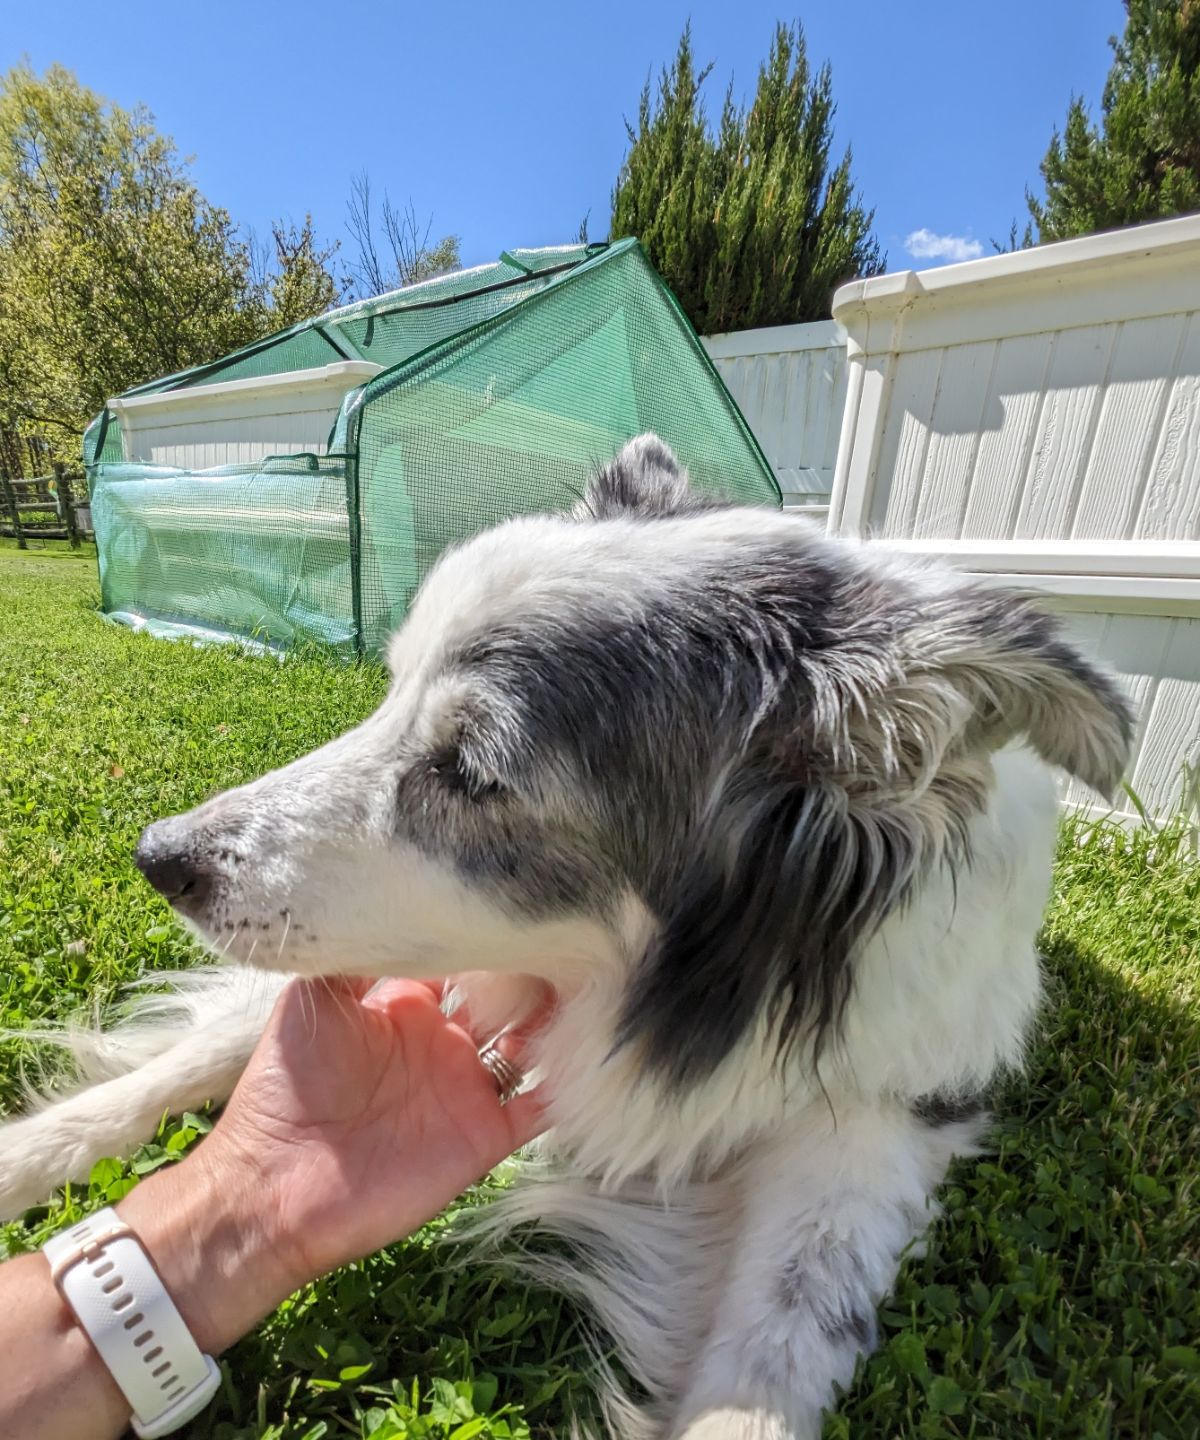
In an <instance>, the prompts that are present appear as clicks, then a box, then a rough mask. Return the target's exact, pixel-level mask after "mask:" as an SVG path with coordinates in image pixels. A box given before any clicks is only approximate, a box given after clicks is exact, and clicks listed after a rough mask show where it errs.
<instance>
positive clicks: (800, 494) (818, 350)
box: [704, 320, 846, 514]
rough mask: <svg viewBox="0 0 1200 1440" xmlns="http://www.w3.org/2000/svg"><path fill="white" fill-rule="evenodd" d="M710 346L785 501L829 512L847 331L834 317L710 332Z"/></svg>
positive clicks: (842, 405)
mask: <svg viewBox="0 0 1200 1440" xmlns="http://www.w3.org/2000/svg"><path fill="white" fill-rule="evenodd" d="M704 345H705V348H706V349H707V350H708V353H709V355H710V356H711V357H712V360H713V363H714V364H715V365H716V367H717V370H718V371H719V372H720V375H721V379H722V380H724V382H725V384H726V385H727V386H728V387H729V391H730V393H731V394H732V395H733V398H734V399H735V400H736V401H737V403H738V405H739V406H740V407H741V411H742V414H743V415H745V417H746V419H747V421H748V422H749V424H750V428H751V429H752V430H753V431H754V433H755V435H756V436H757V438H758V443H759V444H760V445H761V446H762V448H763V452H764V454H765V455H766V457H767V459H768V460H769V461H770V462H771V467H772V468H773V469H774V471H775V478H776V479H777V480H778V481H779V488H780V489H781V490H782V491H783V500H784V504H785V505H788V506H803V507H804V508H806V509H809V510H813V511H820V512H821V513H822V514H823V513H824V510H825V508H826V507H827V506H828V504H829V492H830V491H831V490H832V488H833V471H834V464H835V462H836V460H837V446H838V434H839V432H840V431H841V427H842V412H843V411H844V410H845V407H846V332H845V330H843V329H842V327H841V326H840V325H838V324H836V323H835V322H833V321H831V320H824V321H818V322H817V323H816V324H813V325H776V326H771V327H770V328H769V329H766V330H741V331H738V332H737V333H736V334H733V335H709V336H706V337H705V339H704Z"/></svg>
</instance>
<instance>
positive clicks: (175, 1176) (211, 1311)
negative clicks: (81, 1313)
mask: <svg viewBox="0 0 1200 1440" xmlns="http://www.w3.org/2000/svg"><path fill="white" fill-rule="evenodd" d="M204 1148H205V1147H203V1146H202V1147H200V1149H199V1150H198V1151H197V1152H196V1153H195V1154H194V1155H193V1156H191V1157H189V1158H188V1159H187V1160H186V1161H184V1162H183V1163H182V1164H180V1165H178V1166H173V1167H172V1168H171V1169H169V1170H164V1171H160V1172H159V1173H158V1174H157V1175H154V1176H152V1177H150V1178H149V1179H148V1180H146V1181H144V1182H143V1183H142V1184H141V1185H139V1186H138V1187H137V1188H136V1189H135V1190H133V1191H131V1192H130V1194H129V1195H127V1196H126V1197H125V1199H124V1200H122V1201H121V1202H120V1204H119V1205H118V1207H117V1210H118V1213H119V1215H120V1217H121V1219H122V1220H124V1221H125V1223H126V1224H128V1225H129V1226H130V1228H131V1229H132V1230H133V1231H134V1233H135V1234H136V1235H137V1236H138V1238H139V1239H140V1241H141V1243H142V1245H143V1247H144V1248H145V1250H146V1252H147V1254H148V1255H149V1256H150V1258H151V1260H152V1261H153V1262H154V1265H155V1268H156V1269H157V1270H158V1272H159V1275H160V1276H161V1278H162V1280H163V1283H164V1285H165V1286H166V1289H167V1292H168V1294H169V1295H170V1296H171V1298H172V1299H173V1300H174V1302H175V1304H176V1306H177V1307H178V1309H179V1311H180V1314H181V1315H182V1316H183V1319H184V1322H185V1323H186V1324H187V1326H188V1328H189V1329H190V1330H191V1332H192V1335H193V1337H194V1338H195V1340H196V1343H197V1344H198V1345H199V1347H200V1349H201V1350H202V1351H205V1352H207V1353H208V1354H211V1355H216V1354H219V1353H220V1352H221V1351H222V1350H224V1349H226V1348H227V1347H228V1346H229V1345H231V1344H232V1343H233V1342H234V1341H235V1340H237V1339H238V1338H239V1337H240V1336H241V1335H244V1334H245V1333H246V1332H247V1331H248V1330H250V1329H251V1328H252V1327H253V1326H254V1325H255V1324H256V1323H257V1321H258V1320H260V1319H261V1318H262V1317H263V1316H264V1315H266V1314H267V1313H269V1312H270V1310H272V1309H273V1308H274V1307H275V1306H276V1305H278V1304H279V1302H280V1301H281V1300H283V1299H284V1298H285V1297H286V1296H287V1295H288V1294H290V1293H291V1291H292V1290H293V1289H295V1288H297V1287H298V1285H299V1284H300V1283H302V1281H303V1279H304V1278H307V1277H303V1276H299V1275H294V1274H293V1272H292V1270H291V1269H290V1267H289V1266H288V1264H287V1263H286V1262H285V1261H284V1260H283V1259H282V1258H281V1252H280V1249H279V1247H278V1246H277V1245H276V1244H275V1243H274V1240H273V1237H272V1236H271V1234H270V1233H269V1232H268V1230H267V1228H266V1222H265V1220H264V1218H263V1215H262V1213H261V1209H262V1207H256V1206H255V1204H254V1198H253V1195H252V1194H251V1193H249V1191H248V1188H243V1187H244V1182H243V1181H242V1179H241V1177H240V1176H238V1175H237V1174H231V1173H229V1170H228V1169H227V1167H226V1166H225V1165H224V1164H223V1162H222V1157H221V1156H220V1155H219V1154H215V1153H214V1155H213V1156H206V1155H205V1153H204ZM218 1148H219V1147H214V1151H216V1150H218ZM256 1208H257V1209H258V1211H259V1213H257V1214H256V1213H255V1212H256ZM268 1215H269V1210H268ZM0 1354H2V1355H3V1356H4V1371H5V1382H4V1385H3V1386H2V1387H0V1435H6V1436H7V1435H13V1436H17V1435H19V1436H21V1440H62V1437H63V1436H64V1435H73V1436H77V1437H79V1440H108V1437H116V1436H119V1435H122V1434H124V1432H125V1429H126V1427H127V1425H128V1423H129V1405H128V1404H127V1402H126V1401H125V1398H124V1396H123V1395H122V1394H121V1392H120V1390H119V1389H118V1388H117V1386H116V1384H115V1383H114V1381H113V1379H112V1377H111V1376H110V1374H109V1372H108V1369H107V1367H106V1366H105V1365H104V1363H103V1362H102V1361H101V1360H100V1358H99V1356H98V1355H97V1354H96V1352H95V1351H94V1350H93V1348H92V1346H91V1344H90V1342H89V1341H88V1339H87V1337H86V1335H85V1334H84V1332H83V1330H82V1329H81V1328H80V1326H79V1325H78V1323H77V1322H76V1320H75V1318H74V1316H73V1315H72V1313H71V1311H70V1309H69V1308H68V1306H67V1305H66V1303H65V1302H64V1301H63V1300H62V1298H61V1297H60V1295H59V1293H58V1291H57V1290H56V1288H55V1286H54V1283H53V1281H52V1280H51V1278H50V1266H49V1264H48V1262H47V1261H46V1259H45V1257H44V1256H42V1255H40V1254H38V1255H27V1256H22V1257H20V1258H19V1259H16V1260H13V1261H10V1262H9V1263H7V1264H5V1265H3V1266H0ZM85 1417H86V1418H85Z"/></svg>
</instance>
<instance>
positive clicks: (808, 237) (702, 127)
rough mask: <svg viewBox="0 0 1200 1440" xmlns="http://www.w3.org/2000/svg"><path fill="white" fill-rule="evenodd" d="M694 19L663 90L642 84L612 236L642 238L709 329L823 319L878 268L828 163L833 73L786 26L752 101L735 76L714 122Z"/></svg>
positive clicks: (852, 197) (850, 190)
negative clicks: (744, 100)
mask: <svg viewBox="0 0 1200 1440" xmlns="http://www.w3.org/2000/svg"><path fill="white" fill-rule="evenodd" d="M711 70H712V66H711V65H710V66H706V67H704V68H702V69H698V68H697V65H696V61H695V56H694V54H693V50H692V38H691V27H690V26H688V27H687V28H686V29H685V30H684V32H683V35H682V37H681V39H680V42H679V49H678V50H677V52H676V55H675V59H674V61H673V62H672V64H671V66H670V67H669V68H664V70H663V72H662V75H661V78H660V80H659V84H658V91H657V95H656V96H653V97H652V94H651V87H650V82H649V81H647V82H646V87H645V89H644V90H643V91H642V95H641V101H640V104H639V107H638V118H637V124H636V126H634V125H629V124H628V123H627V125H626V129H627V132H628V135H629V151H628V153H627V155H626V157H625V162H624V165H623V166H622V169H621V174H620V176H619V178H618V181H617V186H616V189H615V191H614V192H613V206H612V234H613V235H637V236H638V237H639V238H640V240H641V241H642V244H643V245H644V246H645V247H646V250H647V252H648V253H649V256H650V258H651V260H652V261H653V262H654V264H655V265H656V266H657V267H658V269H659V271H660V272H661V273H662V274H663V276H664V277H665V278H666V280H667V283H668V284H669V285H670V286H671V288H672V289H673V290H674V292H675V294H676V295H677V296H678V298H679V301H680V303H681V304H682V306H683V308H684V310H685V311H686V312H687V314H688V316H689V318H690V319H691V321H692V324H693V325H694V326H695V327H696V329H697V330H699V331H700V332H701V333H705V334H712V333H716V332H718V331H725V330H734V329H740V328H743V327H747V326H755V325H781V324H788V323H791V322H795V321H803V320H817V319H821V318H824V317H826V316H828V314H829V302H830V299H831V297H832V294H833V291H834V290H835V289H836V287H837V286H838V285H839V284H840V283H841V282H842V281H844V280H848V279H850V278H852V277H854V276H856V275H874V274H877V273H878V272H879V271H880V270H882V269H883V257H882V256H881V255H880V251H879V246H878V244H877V243H876V241H875V240H874V238H873V237H872V235H871V225H872V221H873V219H874V212H873V211H869V210H865V209H864V208H863V205H862V203H861V199H860V197H859V195H858V194H857V192H856V191H855V189H854V184H853V180H852V178H851V169H850V167H851V153H850V150H849V149H847V150H846V151H845V153H844V154H843V155H842V157H841V159H840V160H839V161H838V162H837V163H836V164H832V162H831V151H832V145H833V133H832V125H833V116H834V109H835V107H834V102H833V82H832V76H831V72H830V69H829V66H828V65H823V66H821V68H820V69H819V70H817V71H816V72H815V73H813V71H812V68H811V66H810V64H809V59H808V50H807V46H806V44H805V39H804V32H803V30H802V29H801V28H800V26H799V25H796V26H793V27H789V26H786V25H780V26H778V27H777V29H776V31H775V38H774V40H773V42H772V44H771V51H770V55H769V56H768V58H767V60H766V62H765V64H764V65H763V66H762V67H761V69H760V70H759V75H758V86H757V90H756V93H755V96H754V101H753V103H752V104H751V106H750V108H749V110H746V109H745V108H739V107H738V106H737V105H736V104H735V103H734V99H733V93H732V87H730V89H729V90H728V91H727V92H726V95H725V102H724V105H723V107H722V110H721V116H720V121H719V123H718V125H717V127H716V129H715V132H714V130H713V129H712V127H711V126H710V124H709V121H708V117H707V114H706V111H705V105H704V99H703V94H702V92H703V86H704V82H705V80H706V79H707V77H708V75H709V74H710V73H711Z"/></svg>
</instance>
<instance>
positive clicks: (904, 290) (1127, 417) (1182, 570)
mask: <svg viewBox="0 0 1200 1440" xmlns="http://www.w3.org/2000/svg"><path fill="white" fill-rule="evenodd" d="M833 313H834V319H835V322H838V323H840V324H841V326H843V327H844V330H845V333H846V337H847V340H846V346H847V349H846V358H847V380H846V384H845V395H846V399H845V404H844V406H843V415H842V425H841V434H840V441H839V444H838V448H837V460H836V466H835V474H834V480H833V485H832V493H831V495H830V498H829V518H828V524H829V528H830V530H831V531H832V532H834V533H837V534H843V535H861V536H876V537H884V538H886V539H888V540H889V541H891V542H892V543H894V544H895V545H897V546H898V547H900V548H902V549H906V550H910V551H914V552H917V553H921V554H932V555H938V556H941V557H942V558H944V559H946V560H948V561H950V562H951V563H952V564H956V565H959V566H961V567H962V568H963V569H965V570H967V571H969V572H971V573H974V574H978V575H982V576H988V577H994V578H995V579H996V580H997V581H998V582H1004V583H1015V584H1019V585H1021V586H1024V587H1026V588H1031V589H1037V590H1040V591H1042V592H1045V593H1046V594H1047V596H1048V597H1049V599H1050V603H1052V604H1053V605H1054V606H1055V607H1056V608H1058V609H1060V610H1061V611H1063V612H1064V613H1065V614H1066V616H1067V617H1068V620H1069V624H1070V627H1071V629H1072V630H1073V631H1074V633H1075V634H1076V636H1077V637H1078V639H1079V640H1080V641H1081V643H1082V644H1084V645H1085V646H1086V647H1087V648H1088V649H1089V650H1090V651H1091V653H1092V654H1094V655H1095V656H1097V657H1098V658H1099V659H1100V660H1102V661H1103V662H1104V663H1106V664H1107V665H1108V666H1109V667H1110V668H1112V669H1113V670H1115V671H1116V672H1117V673H1118V675H1119V676H1120V677H1121V678H1122V680H1123V682H1124V684H1125V686H1126V688H1127V690H1128V691H1129V692H1130V694H1131V695H1132V696H1133V698H1134V700H1135V702H1136V703H1137V705H1138V709H1139V714H1140V726H1139V734H1138V740H1137V747H1136V752H1135V756H1134V761H1133V765H1132V768H1131V770H1130V774H1129V781H1130V784H1131V786H1132V788H1133V789H1134V790H1135V791H1136V792H1137V794H1138V796H1139V797H1140V799H1141V800H1142V802H1143V803H1144V804H1145V805H1146V806H1147V808H1148V809H1149V810H1150V811H1151V812H1154V813H1158V814H1160V815H1161V814H1166V813H1169V812H1170V811H1171V810H1172V809H1173V808H1174V807H1175V805H1176V804H1177V803H1178V800H1179V797H1180V794H1181V786H1182V784H1183V781H1184V777H1185V775H1186V773H1187V772H1188V768H1189V767H1193V768H1195V767H1200V217H1186V218H1183V219H1178V220H1168V221H1163V222H1161V223H1158V224H1154V225H1146V226H1140V227H1137V228H1135V229H1130V230H1125V231H1119V232H1114V233H1112V234H1105V235H1096V236H1089V237H1087V238H1085V239H1080V240H1070V241H1066V242H1064V243H1062V244H1058V245H1049V246H1044V247H1040V248H1038V249H1036V250H1028V251H1022V252H1018V253H1016V254H1012V255H1000V256H996V257H993V258H991V259H987V260H976V261H970V262H968V263H967V264H963V265H953V266H947V267H946V268H944V269H940V270H930V271H923V272H919V273H914V272H911V271H908V272H902V273H899V274H894V275H883V276H879V277H877V278H875V279H871V280H860V281H855V282H854V283H853V284H851V285H847V286H844V287H843V288H842V289H841V290H839V291H838V293H837V295H836V297H835V299H834V311H833ZM816 329H817V327H810V326H788V327H784V328H782V329H781V330H780V331H779V332H771V331H750V332H745V335H744V336H737V335H734V336H727V337H719V343H720V344H721V345H724V346H728V347H730V351H731V354H736V355H737V358H738V361H739V362H740V363H741V364H742V366H743V369H744V371H745V372H746V373H747V374H751V375H753V374H754V372H755V368H756V367H757V369H758V370H760V371H762V372H763V373H761V374H758V375H755V378H754V381H753V383H752V384H748V385H746V386H744V388H743V390H742V392H741V393H739V391H738V389H737V388H735V386H734V384H733V383H732V381H731V379H730V375H729V373H728V371H727V370H726V369H725V368H722V374H723V375H724V377H725V379H726V383H729V384H730V386H731V389H733V390H734V394H735V396H736V397H737V398H738V399H739V402H740V403H741V405H742V408H743V410H744V411H745V413H746V417H747V419H748V421H749V422H750V424H751V426H752V428H754V429H755V430H756V432H757V433H758V434H759V438H760V440H761V441H762V443H763V447H764V449H765V450H766V452H767V454H768V456H769V457H770V458H771V459H772V461H773V462H774V463H776V465H777V466H778V465H779V459H778V458H777V457H778V456H779V455H781V454H786V453H802V454H814V453H816V451H817V447H818V445H821V444H824V443H826V437H827V434H828V427H827V424H826V422H825V420H824V418H822V419H821V421H820V422H819V424H818V426H817V428H816V429H815V430H814V431H812V432H811V433H808V434H805V433H804V424H805V422H804V420H802V419H801V418H800V415H799V411H798V410H797V411H793V412H791V413H790V414H789V413H786V412H785V413H780V410H779V406H780V405H781V404H783V403H786V402H784V401H781V400H780V398H779V397H780V395H781V393H782V392H784V391H786V385H785V384H784V383H783V376H784V375H785V374H786V372H787V370H788V369H789V368H794V367H795V365H796V360H795V358H794V357H795V355H796V354H797V353H802V352H801V346H800V342H801V341H802V339H803V336H802V335H800V334H798V332H803V331H805V330H814V331H815V330H816ZM772 333H778V334H779V335H780V336H781V337H785V341H786V343H785V342H784V341H782V340H781V342H779V343H778V344H777V346H776V348H774V349H773V348H772V342H771V340H770V339H769V337H770V335H771V334H772ZM822 333H827V331H826V329H825V327H822ZM751 337H754V338H753V345H754V347H755V348H754V349H753V352H752V353H753V356H754V359H753V362H751V360H750V357H749V354H748V352H747V351H746V350H741V351H738V350H737V349H736V347H737V345H738V342H742V343H743V344H747V343H749V342H750V338H751ZM814 338H815V337H814ZM708 343H709V344H710V346H712V347H715V346H716V345H717V344H718V341H717V340H714V341H711V342H708ZM830 348H831V349H832V347H830ZM714 358H716V359H717V363H718V365H720V366H722V367H724V365H725V364H729V363H731V361H726V360H724V359H723V358H722V357H721V356H719V355H717V354H716V353H715V351H714ZM827 363H828V364H829V369H830V372H831V373H832V371H833V370H835V369H836V364H837V362H836V359H834V358H832V357H831V358H830V360H829V361H828V362H827ZM772 369H774V370H775V371H777V372H779V373H778V374H777V375H776V376H775V377H774V380H773V378H772V375H771V373H770V372H771V370H772ZM764 407H765V409H766V411H767V412H768V413H765V414H764ZM805 414H807V410H806V411H805ZM776 437H786V444H787V445H788V446H790V447H791V451H786V450H780V449H778V448H776V447H777V446H778V445H779V443H780V441H779V440H778V439H777V438H776ZM1068 798H1069V799H1071V800H1072V801H1075V802H1078V803H1084V804H1087V803H1090V797H1088V796H1086V795H1085V794H1083V793H1082V792H1080V791H1077V790H1072V791H1070V792H1069V795H1068ZM1118 809H1119V811H1120V812H1121V813H1123V814H1125V815H1128V816H1133V814H1134V813H1135V806H1134V803H1133V801H1132V800H1128V799H1124V798H1123V799H1122V800H1121V801H1120V802H1119V804H1118Z"/></svg>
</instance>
